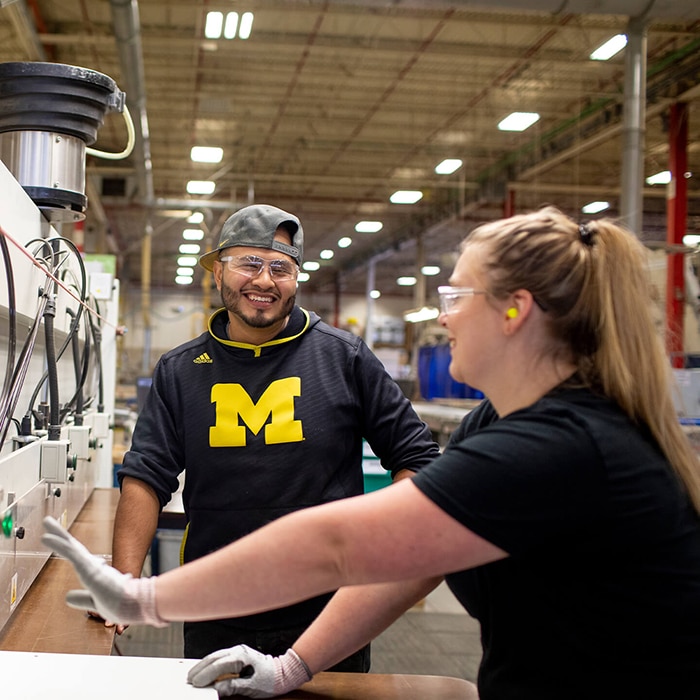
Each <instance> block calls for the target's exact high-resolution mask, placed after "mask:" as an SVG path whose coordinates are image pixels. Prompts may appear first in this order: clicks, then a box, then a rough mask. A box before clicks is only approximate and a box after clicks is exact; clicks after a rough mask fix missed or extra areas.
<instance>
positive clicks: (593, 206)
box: [581, 202, 610, 214]
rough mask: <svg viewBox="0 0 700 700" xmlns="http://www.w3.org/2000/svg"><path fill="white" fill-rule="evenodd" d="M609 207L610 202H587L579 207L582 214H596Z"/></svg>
mask: <svg viewBox="0 0 700 700" xmlns="http://www.w3.org/2000/svg"><path fill="white" fill-rule="evenodd" d="M609 208H610V202H589V203H588V204H586V205H584V206H582V207H581V211H582V212H583V213H584V214H598V213H599V212H601V211H605V210H606V209H609Z"/></svg>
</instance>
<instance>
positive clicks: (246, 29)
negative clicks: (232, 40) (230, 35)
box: [238, 12, 253, 39]
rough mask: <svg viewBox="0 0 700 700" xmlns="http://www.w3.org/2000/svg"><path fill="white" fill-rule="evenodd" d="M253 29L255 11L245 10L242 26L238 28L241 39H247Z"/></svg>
mask: <svg viewBox="0 0 700 700" xmlns="http://www.w3.org/2000/svg"><path fill="white" fill-rule="evenodd" d="M252 29H253V13H252V12H244V13H243V16H242V17H241V26H240V27H239V29H238V36H239V38H240V39H247V38H248V37H249V36H250V32H251V30H252Z"/></svg>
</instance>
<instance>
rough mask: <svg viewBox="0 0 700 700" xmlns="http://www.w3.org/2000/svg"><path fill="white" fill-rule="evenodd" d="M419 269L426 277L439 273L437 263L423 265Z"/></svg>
mask: <svg viewBox="0 0 700 700" xmlns="http://www.w3.org/2000/svg"><path fill="white" fill-rule="evenodd" d="M420 271H421V272H422V273H423V274H424V275H426V276H428V277H432V276H433V275H439V274H440V268H439V267H438V266H437V265H423V267H421V269H420Z"/></svg>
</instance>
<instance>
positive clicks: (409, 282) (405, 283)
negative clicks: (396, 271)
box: [396, 276, 418, 287]
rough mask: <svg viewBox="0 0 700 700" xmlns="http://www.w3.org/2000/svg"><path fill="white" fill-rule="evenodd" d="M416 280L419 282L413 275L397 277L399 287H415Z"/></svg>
mask: <svg viewBox="0 0 700 700" xmlns="http://www.w3.org/2000/svg"><path fill="white" fill-rule="evenodd" d="M416 282H418V280H417V279H416V278H415V277H411V276H406V277H397V279H396V284H398V285H399V287H413V286H414V285H415V284H416Z"/></svg>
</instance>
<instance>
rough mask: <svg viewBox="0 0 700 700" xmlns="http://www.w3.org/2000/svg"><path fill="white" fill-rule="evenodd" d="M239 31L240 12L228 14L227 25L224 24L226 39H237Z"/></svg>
mask: <svg viewBox="0 0 700 700" xmlns="http://www.w3.org/2000/svg"><path fill="white" fill-rule="evenodd" d="M237 29H238V12H228V13H227V14H226V24H224V39H235V38H236V30H237Z"/></svg>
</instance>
